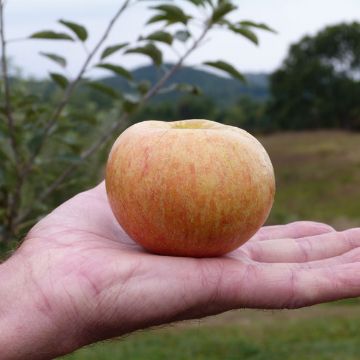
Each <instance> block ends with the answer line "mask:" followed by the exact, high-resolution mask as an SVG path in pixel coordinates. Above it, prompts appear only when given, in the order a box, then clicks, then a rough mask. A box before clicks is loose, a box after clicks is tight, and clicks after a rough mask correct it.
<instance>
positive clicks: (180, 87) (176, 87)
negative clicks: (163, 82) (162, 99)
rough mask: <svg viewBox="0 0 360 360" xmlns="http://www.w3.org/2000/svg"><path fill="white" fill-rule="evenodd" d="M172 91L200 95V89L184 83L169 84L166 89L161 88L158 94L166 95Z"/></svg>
mask: <svg viewBox="0 0 360 360" xmlns="http://www.w3.org/2000/svg"><path fill="white" fill-rule="evenodd" d="M172 91H181V92H187V93H190V94H193V95H201V94H202V91H201V89H200V88H199V87H198V86H196V85H192V84H186V83H177V84H171V85H170V86H168V87H167V88H163V89H161V90H160V91H159V94H167V93H169V92H172Z"/></svg>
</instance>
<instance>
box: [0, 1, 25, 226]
mask: <svg viewBox="0 0 360 360" xmlns="http://www.w3.org/2000/svg"><path fill="white" fill-rule="evenodd" d="M4 6H5V2H4V1H2V0H1V1H0V42H1V53H2V55H1V69H2V76H3V84H4V105H5V116H6V120H7V127H8V132H9V139H10V147H11V150H12V152H13V155H14V160H15V164H14V167H15V172H16V180H15V181H16V183H15V187H14V188H15V190H14V192H10V191H9V192H8V193H7V194H6V195H7V196H6V199H7V200H6V202H7V204H6V214H7V215H6V217H7V224H6V226H7V228H8V231H9V233H11V232H12V230H13V228H14V220H15V217H16V216H17V207H18V204H19V200H20V195H19V193H20V188H21V186H22V178H21V176H20V166H21V164H20V162H21V156H20V152H19V148H18V143H17V140H16V134H15V131H16V130H15V121H14V116H13V109H12V102H11V89H10V80H9V72H8V62H7V48H6V45H7V43H6V38H5V22H4Z"/></svg>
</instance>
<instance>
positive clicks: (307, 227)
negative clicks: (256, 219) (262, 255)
mask: <svg viewBox="0 0 360 360" xmlns="http://www.w3.org/2000/svg"><path fill="white" fill-rule="evenodd" d="M333 231H335V230H334V228H332V227H331V226H329V225H326V224H323V223H318V222H313V221H296V222H293V223H290V224H287V225H273V226H264V227H262V228H261V229H260V230H259V231H258V232H257V233H256V234H255V235H254V236H253V238H252V240H255V241H257V240H272V239H284V238H294V239H297V238H301V237H305V236H313V235H320V234H325V233H328V232H333Z"/></svg>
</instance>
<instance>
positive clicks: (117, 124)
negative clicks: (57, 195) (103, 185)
mask: <svg viewBox="0 0 360 360" xmlns="http://www.w3.org/2000/svg"><path fill="white" fill-rule="evenodd" d="M128 117H129V115H128V114H124V116H123V117H122V118H121V119H120V120H118V121H116V122H115V123H114V124H113V125H112V126H111V127H110V128H109V129H108V131H107V132H106V133H105V134H103V135H102V136H101V137H100V138H99V139H98V141H97V142H95V143H94V144H93V145H91V146H90V147H89V148H87V149H86V150H85V151H84V152H83V153H82V154H81V155H80V162H83V161H85V160H86V159H87V158H88V157H90V156H91V155H92V154H93V153H94V152H95V151H96V150H98V149H99V148H100V147H101V146H102V145H103V144H105V143H106V142H107V141H108V140H109V139H110V138H111V137H112V136H113V134H114V132H116V131H117V130H119V128H120V127H121V125H122V124H123V123H124V122H125V121H126V120H127V119H128ZM77 167H78V163H76V164H71V165H69V166H68V167H67V168H66V169H65V170H64V171H63V172H62V173H61V174H60V176H58V177H57V178H56V180H55V181H54V182H53V183H52V184H51V185H50V186H49V187H48V188H46V189H45V190H44V191H43V192H42V193H41V195H40V196H39V197H38V199H37V201H40V202H41V201H43V200H45V199H46V198H47V197H48V196H49V195H50V194H51V193H52V192H53V191H54V190H56V189H57V188H58V187H59V185H61V184H62V183H63V182H64V181H65V180H66V178H67V177H68V176H69V175H70V174H71V173H72V172H73V171H74V170H75V169H76V168H77ZM31 212H32V208H29V209H28V210H26V211H25V212H24V213H22V214H21V215H20V216H19V217H18V218H17V219H16V222H15V224H16V225H19V224H20V223H21V222H22V221H23V220H25V219H26V218H27V217H28V216H29V215H30V213H31Z"/></svg>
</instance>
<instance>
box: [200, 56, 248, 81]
mask: <svg viewBox="0 0 360 360" xmlns="http://www.w3.org/2000/svg"><path fill="white" fill-rule="evenodd" d="M204 64H205V65H207V66H211V67H213V68H216V69H218V70H222V71H225V72H226V73H228V74H229V75H231V76H232V77H234V78H236V79H239V80H241V81H243V82H246V79H245V77H244V75H242V74H241V73H240V72H239V71H238V70H236V69H235V68H234V67H233V66H232V65H230V64H228V63H226V62H225V61H207V62H205V63H204Z"/></svg>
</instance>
